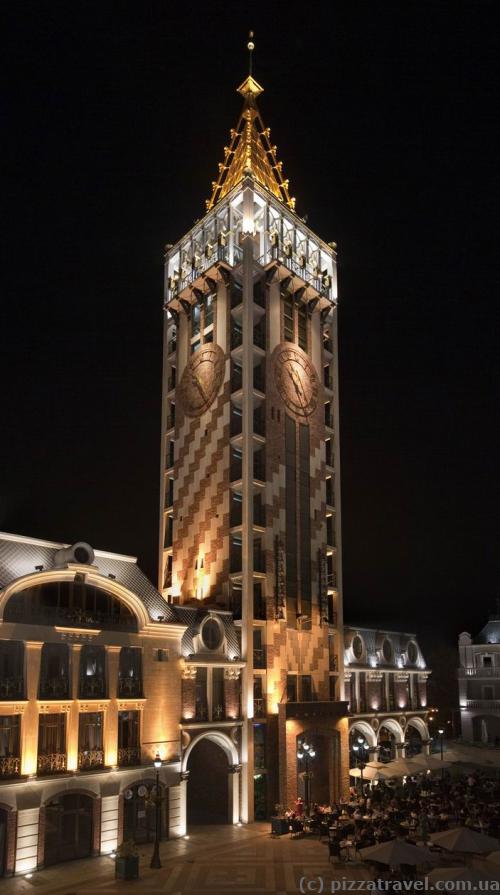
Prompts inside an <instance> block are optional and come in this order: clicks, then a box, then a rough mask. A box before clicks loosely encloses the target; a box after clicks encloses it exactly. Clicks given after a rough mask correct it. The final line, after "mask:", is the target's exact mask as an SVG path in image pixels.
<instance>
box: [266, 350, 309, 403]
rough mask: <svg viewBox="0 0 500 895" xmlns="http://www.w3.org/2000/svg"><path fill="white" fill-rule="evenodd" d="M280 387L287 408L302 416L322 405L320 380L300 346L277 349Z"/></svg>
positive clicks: (275, 362)
mask: <svg viewBox="0 0 500 895" xmlns="http://www.w3.org/2000/svg"><path fill="white" fill-rule="evenodd" d="M273 369H274V379H275V382H276V387H277V389H278V392H279V395H280V398H281V399H282V401H283V403H284V404H285V406H286V407H287V409H288V410H289V411H290V412H291V413H292V414H293V415H294V416H295V417H298V418H299V419H300V418H302V419H304V418H307V417H309V416H310V415H311V414H312V413H314V411H315V410H316V407H317V406H318V395H319V379H318V375H317V373H316V370H315V369H314V367H313V365H312V363H311V361H310V360H309V358H308V356H307V354H306V353H305V352H304V351H302V349H301V348H298V347H297V346H290V345H278V347H277V348H275V350H274V352H273Z"/></svg>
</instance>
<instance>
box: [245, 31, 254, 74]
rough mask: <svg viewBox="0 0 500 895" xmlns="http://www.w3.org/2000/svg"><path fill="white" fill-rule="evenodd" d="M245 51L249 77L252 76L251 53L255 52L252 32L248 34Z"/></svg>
mask: <svg viewBox="0 0 500 895" xmlns="http://www.w3.org/2000/svg"><path fill="white" fill-rule="evenodd" d="M247 50H248V74H249V75H250V76H251V75H252V53H253V51H254V50H255V44H254V42H253V31H249V32H248V43H247Z"/></svg>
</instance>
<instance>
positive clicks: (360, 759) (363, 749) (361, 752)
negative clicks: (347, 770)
mask: <svg viewBox="0 0 500 895" xmlns="http://www.w3.org/2000/svg"><path fill="white" fill-rule="evenodd" d="M352 748H353V751H354V752H355V756H354V758H355V760H356V767H358V768H359V773H360V776H359V782H360V788H361V794H363V771H364V769H365V767H366V757H367V753H368V750H369V746H368V743H367V742H366V741H365V740H364V739H363V737H358V742H357V743H354V745H353V747H352Z"/></svg>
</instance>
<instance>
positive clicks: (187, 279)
mask: <svg viewBox="0 0 500 895" xmlns="http://www.w3.org/2000/svg"><path fill="white" fill-rule="evenodd" d="M234 249H236V246H235V247H234ZM218 261H225V262H226V263H228V262H229V246H227V245H216V246H213V248H212V250H211V251H208V247H207V249H206V250H205V252H204V253H203V255H196V256H195V258H194V259H193V263H192V266H191V270H188V271H185V270H183V271H182V276H181V277H179V279H177V281H176V282H175V284H173V285H171V287H170V289H169V292H168V299H171V298H175V296H176V295H178V294H179V293H180V292H182V291H183V289H185V288H186V286H189V285H190V284H191V283H194V281H195V280H197V279H198V277H200V276H201V275H202V274H203V273H204V272H205V271H206V270H208V268H209V267H213V265H214V264H216V263H217V262H218Z"/></svg>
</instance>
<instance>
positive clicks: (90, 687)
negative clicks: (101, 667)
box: [79, 675, 107, 699]
mask: <svg viewBox="0 0 500 895" xmlns="http://www.w3.org/2000/svg"><path fill="white" fill-rule="evenodd" d="M106 695H107V693H106V679H105V677H104V675H89V676H87V675H84V676H83V677H82V678H81V679H80V688H79V696H80V699H105V698H106Z"/></svg>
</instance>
